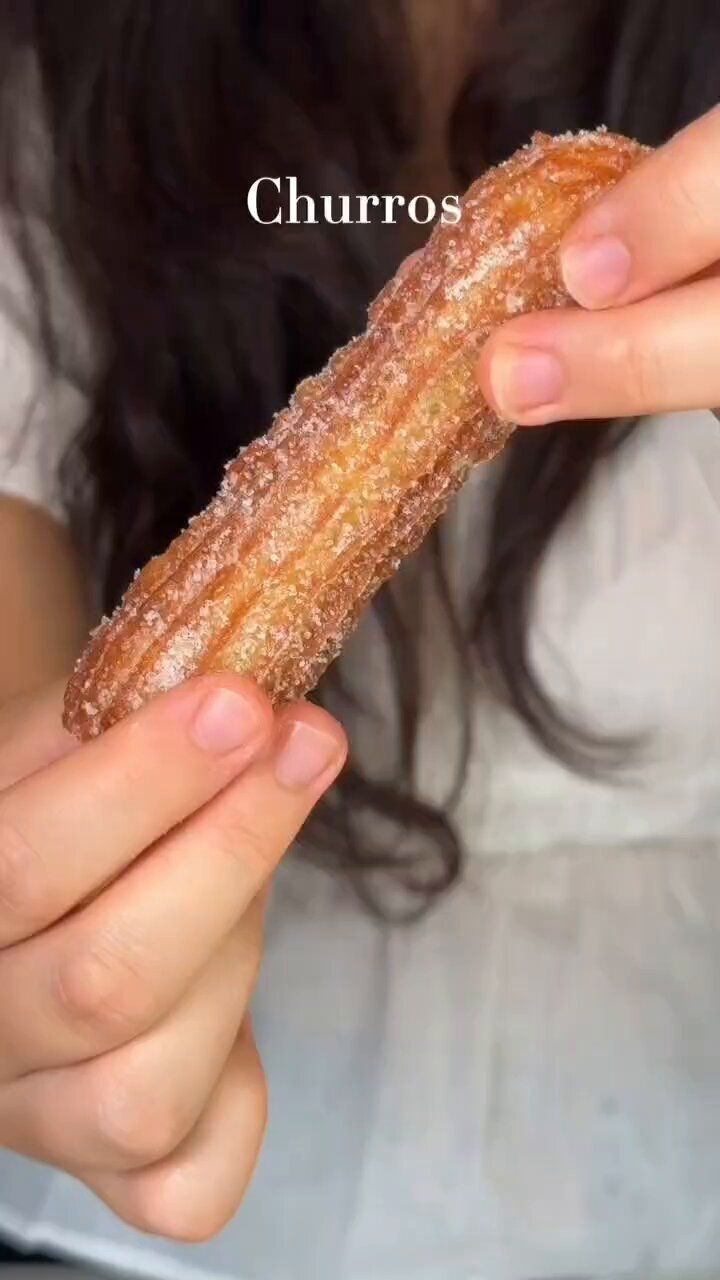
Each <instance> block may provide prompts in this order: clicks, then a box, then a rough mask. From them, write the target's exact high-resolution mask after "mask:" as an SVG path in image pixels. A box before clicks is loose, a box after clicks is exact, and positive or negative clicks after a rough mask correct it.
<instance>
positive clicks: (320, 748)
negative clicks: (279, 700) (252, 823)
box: [275, 702, 348, 795]
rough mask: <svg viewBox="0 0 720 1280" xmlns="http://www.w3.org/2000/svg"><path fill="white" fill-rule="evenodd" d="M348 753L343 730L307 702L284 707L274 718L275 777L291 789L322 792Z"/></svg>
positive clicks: (339, 771) (332, 780)
mask: <svg viewBox="0 0 720 1280" xmlns="http://www.w3.org/2000/svg"><path fill="white" fill-rule="evenodd" d="M347 755H348V740H347V736H346V734H345V731H344V729H343V728H342V726H341V725H340V724H339V723H338V721H337V720H336V719H335V718H334V716H331V715H330V713H329V712H327V711H325V710H324V709H323V708H322V707H318V706H316V705H315V704H314V703H310V702H297V703H293V704H291V705H290V706H288V707H285V708H284V709H283V710H282V711H281V713H280V715H279V717H278V721H277V729H276V739H275V777H276V780H277V781H278V782H279V783H280V785H281V786H282V787H284V788H286V789H287V790H290V791H308V790H310V791H316V792H317V794H318V795H322V794H323V792H324V791H326V790H327V789H328V787H330V786H331V785H332V783H333V782H334V781H335V779H336V778H337V777H338V775H339V774H340V773H341V771H342V769H343V767H344V765H345V763H346V761H347Z"/></svg>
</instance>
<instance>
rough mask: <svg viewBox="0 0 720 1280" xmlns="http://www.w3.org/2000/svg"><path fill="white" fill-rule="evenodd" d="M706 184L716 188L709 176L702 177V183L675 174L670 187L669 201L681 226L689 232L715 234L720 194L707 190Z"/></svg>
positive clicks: (714, 181)
mask: <svg viewBox="0 0 720 1280" xmlns="http://www.w3.org/2000/svg"><path fill="white" fill-rule="evenodd" d="M708 183H712V184H713V187H716V186H717V180H716V179H714V178H713V177H712V176H711V175H710V174H708V173H705V174H704V175H703V180H702V182H698V181H697V180H694V179H693V178H692V177H690V176H688V175H687V174H684V173H682V172H680V173H676V174H675V176H674V178H673V181H672V182H671V183H670V184H669V185H670V199H671V201H672V203H673V204H674V206H675V209H676V210H677V213H678V216H679V219H680V220H681V221H682V223H683V225H684V226H685V227H686V228H687V229H688V230H691V231H694V232H696V233H697V232H700V233H702V234H707V233H708V232H709V233H711V234H713V235H716V234H717V208H718V200H719V199H720V193H719V192H718V191H717V190H716V189H715V190H708Z"/></svg>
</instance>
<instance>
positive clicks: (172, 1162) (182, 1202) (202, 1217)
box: [84, 1026, 267, 1244]
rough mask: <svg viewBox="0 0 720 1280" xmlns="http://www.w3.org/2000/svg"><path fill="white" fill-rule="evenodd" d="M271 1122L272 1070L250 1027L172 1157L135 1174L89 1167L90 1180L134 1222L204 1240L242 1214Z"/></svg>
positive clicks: (138, 1226)
mask: <svg viewBox="0 0 720 1280" xmlns="http://www.w3.org/2000/svg"><path fill="white" fill-rule="evenodd" d="M266 1126H267V1086H266V1082H265V1074H264V1072H263V1069H262V1063H261V1062H260V1058H259V1055H258V1052H257V1049H256V1047H255V1042H254V1040H253V1038H252V1033H251V1031H250V1028H249V1026H248V1027H246V1028H245V1030H244V1031H243V1034H242V1035H241V1036H240V1037H239V1038H238V1041H237V1042H236V1045H235V1047H234V1049H233V1051H232V1054H231V1057H230V1059H229V1061H228V1064H227V1066H226V1068H225V1071H224V1073H223V1076H222V1079H221V1081H220V1083H219V1085H218V1086H217V1089H216V1092H215V1094H214V1095H213V1098H212V1101H211V1103H210V1106H209V1107H208V1109H207V1110H206V1112H205V1113H204V1115H203V1117H202V1120H201V1121H200V1123H199V1124H198V1126H197V1128H196V1129H195V1130H194V1131H193V1133H192V1134H191V1135H190V1136H189V1137H188V1138H187V1139H186V1141H185V1142H184V1144H183V1145H182V1146H181V1147H180V1148H179V1149H178V1150H177V1151H176V1152H175V1153H174V1154H173V1155H172V1156H170V1157H169V1158H168V1159H166V1160H163V1161H160V1162H159V1163H158V1164H156V1165H154V1166H152V1167H151V1168H148V1169H143V1170H140V1171H138V1172H135V1173H126V1174H90V1175H88V1176H85V1177H84V1181H85V1182H86V1183H87V1185H88V1186H89V1187H90V1188H91V1189H92V1190H94V1191H95V1192H96V1193H97V1194H98V1195H99V1196H100V1197H101V1198H102V1199H103V1200H104V1201H105V1203H106V1204H107V1205H109V1207H110V1208H111V1209H112V1210H113V1212H114V1213H116V1214H117V1215H118V1217H119V1218H122V1219H123V1221H125V1222H127V1223H129V1224H130V1226H132V1227H135V1228H136V1229H138V1230H140V1231H146V1232H148V1233H149V1234H151V1235H156V1236H165V1237H167V1238H169V1239H171V1240H178V1241H182V1242H185V1243H188V1244H200V1243H202V1242H203V1241H206V1240H210V1239H212V1237H213V1236H216V1235H218V1234H219V1233H220V1232H221V1231H222V1230H223V1228H224V1227H225V1226H227V1224H228V1222H229V1221H230V1220H231V1219H232V1218H233V1217H234V1216H235V1213H236V1212H237V1210H238V1208H239V1207H240V1204H241V1202H242V1200H243V1197H244V1195H245V1192H246V1191H247V1188H248V1186H249V1185H250V1182H251V1180H252V1177H253V1173H254V1171H255V1167H256V1165H257V1161H258V1157H259V1155H260V1150H261V1147H262V1143H263V1139H264V1136H265V1130H266Z"/></svg>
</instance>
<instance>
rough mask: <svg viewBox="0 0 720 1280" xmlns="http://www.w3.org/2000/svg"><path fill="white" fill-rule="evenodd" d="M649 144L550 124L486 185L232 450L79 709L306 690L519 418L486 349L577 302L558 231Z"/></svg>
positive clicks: (106, 714) (86, 731)
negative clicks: (531, 320)
mask: <svg viewBox="0 0 720 1280" xmlns="http://www.w3.org/2000/svg"><path fill="white" fill-rule="evenodd" d="M642 155H643V148H641V147H640V146H639V145H638V144H637V143H634V142H631V141H629V140H628V139H626V138H621V137H617V136H614V135H611V134H608V133H606V132H604V131H599V132H597V133H585V134H580V135H578V136H575V137H571V136H565V137H561V138H549V137H546V136H544V135H537V136H536V137H535V138H534V139H533V142H532V143H531V144H530V145H529V146H528V147H526V148H525V149H524V150H522V151H520V152H518V153H517V154H516V155H514V156H513V157H512V158H511V159H510V160H508V161H507V162H506V163H505V164H504V165H501V166H500V167H499V168H497V169H493V170H491V171H490V172H488V173H487V174H486V175H485V176H484V177H482V178H481V179H480V180H479V181H478V182H476V183H475V184H474V186H472V187H471V188H470V190H469V191H468V193H467V195H466V196H465V198H464V201H463V202H462V219H461V221H460V223H459V224H457V225H450V224H447V225H439V226H438V227H437V228H436V229H435V231H434V233H433V235H432V236H431V238H430V240H429V242H428V244H427V246H426V248H425V249H424V250H423V251H422V253H421V254H420V255H419V256H418V257H417V258H416V259H415V260H414V261H412V263H411V264H410V265H409V266H408V267H407V268H406V269H405V270H404V271H401V272H400V273H399V274H398V276H397V277H396V278H395V279H394V280H393V281H391V282H390V284H389V285H388V286H387V288H386V289H385V290H384V292H383V293H381V294H380V296H379V298H378V299H377V301H376V302H375V303H374V305H373V306H372V307H371V309H370V313H369V324H368V328H367V330H366V332H365V333H364V335H363V336H362V337H360V338H357V339H356V340H355V341H353V342H351V343H350V344H349V346H347V347H345V348H344V349H342V350H341V351H339V352H338V353H337V354H336V355H335V356H334V357H333V358H332V360H331V361H330V363H329V365H328V366H327V368H326V369H325V370H324V371H323V372H322V373H320V374H319V375H318V376H317V377H313V378H309V379H308V380H307V381H306V382H303V383H302V384H301V385H300V386H299V387H298V390H297V392H296V394H295V396H294V398H293V399H292V401H291V403H290V404H289V406H288V408H287V409H285V410H284V411H283V412H282V413H280V414H279V415H278V417H277V418H276V419H275V422H274V424H273V426H272V428H271V429H270V431H269V433H268V434H267V435H266V436H265V437H264V438H262V439H260V440H258V441H256V442H255V443H254V444H252V445H250V447H249V448H247V449H245V450H244V451H243V452H242V453H241V454H240V456H239V457H238V458H237V460H236V461H234V462H232V463H231V464H230V465H229V467H228V468H227V471H226V474H225V479H224V482H223V484H222V486H221V488H220V491H219V493H218V494H217V496H216V498H215V499H214V500H213V501H212V502H211V503H210V505H209V507H208V508H207V509H206V510H205V511H204V512H203V513H202V514H201V515H200V516H198V517H196V518H195V519H194V520H193V521H191V523H190V526H189V527H188V529H187V530H186V531H185V532H184V533H182V534H180V536H179V537H178V538H177V539H176V540H175V541H174V542H173V543H172V545H171V546H170V548H169V550H168V551H166V553H165V554H164V555H161V556H159V557H157V558H156V559H154V560H152V561H150V563H149V564H148V565H147V566H146V568H145V569H143V571H142V572H141V573H140V574H139V575H138V576H137V577H136V579H135V581H134V583H133V584H132V586H131V587H130V589H129V590H128V592H127V594H126V596H125V599H124V600H123V602H122V604H121V605H120V606H119V608H118V609H117V611H116V612H115V614H114V615H113V617H112V618H110V619H105V620H103V622H102V623H101V625H100V627H99V628H98V630H97V631H96V632H95V633H94V635H93V637H92V639H91V641H90V644H89V646H88V648H87V650H86V652H85V654H84V655H83V657H82V658H81V659H80V662H79V663H78V665H77V668H76V670H75V672H74V675H73V676H72V678H71V680H70V683H69V685H68V688H67V693H66V698H65V724H66V726H67V727H68V728H69V729H70V730H71V731H72V732H73V733H75V734H76V735H78V736H79V737H81V738H87V737H92V736H95V735H97V734H99V733H101V732H102V731H103V730H105V729H107V728H108V727H109V726H110V725H112V724H113V723H114V722H115V721H117V720H119V719H120V718H121V717H122V716H124V715H126V714H127V713H129V712H131V711H135V710H136V709H137V708H138V707H140V706H142V704H143V703H145V702H146V701H147V700H148V699H149V698H152V697H153V696H154V695H156V694H158V693H161V692H163V691H165V690H168V689H171V688H173V687H174V686H175V685H177V684H179V683H180V682H181V681H182V680H184V679H186V678H187V677H189V676H191V675H194V674H197V673H201V672H217V671H234V672H238V673H241V674H243V675H246V676H249V677H251V678H252V679H253V680H255V681H257V682H258V684H260V685H261V686H262V687H263V688H264V689H265V690H266V691H267V693H268V694H269V696H270V698H271V700H272V701H273V702H274V703H275V704H278V703H282V702H284V701H286V700H288V699H292V698H296V697H299V696H302V695H303V694H305V693H307V692H308V691H309V690H310V689H312V687H313V686H314V685H315V683H316V682H317V680H318V679H319V677H320V676H321V674H322V673H323V671H324V670H325V668H326V667H327V666H328V664H329V663H330V662H331V661H332V659H333V658H334V657H335V656H336V655H337V653H338V652H339V650H340V647H341V645H342V643H343V640H344V639H345V637H346V636H347V635H348V633H349V632H350V630H351V629H352V628H353V626H354V625H355V623H356V621H357V620H358V618H359V615H360V614H361V612H362V610H363V608H364V606H365V605H366V604H367V602H368V600H369V599H370V598H371V597H372V596H373V595H374V593H375V592H376V591H377V590H378V588H379V587H380V586H381V585H382V583H384V582H385V581H386V579H388V578H389V577H390V576H391V574H392V573H393V572H394V570H395V569H396V568H397V566H398V565H399V563H400V561H401V560H402V559H403V557H404V556H407V555H408V554H409V553H410V552H411V551H413V550H414V549H415V548H416V547H417V546H418V545H419V543H420V542H421V541H422V539H423V538H424V536H425V534H426V533H427V532H428V530H429V529H430V527H431V525H432V524H433V523H434V522H435V520H437V518H438V517H439V516H440V515H441V514H442V512H443V511H444V510H445V508H446V506H447V503H448V501H449V499H450V497H451V496H452V494H453V493H454V492H455V491H456V490H457V489H458V488H459V487H460V485H461V484H462V481H463V479H464V478H465V476H466V474H467V472H468V470H469V468H470V467H472V466H474V465H475V464H476V463H480V462H485V461H487V460H488V459H490V458H492V457H493V456H494V455H495V454H496V453H497V452H498V451H499V450H500V449H501V448H502V447H503V445H504V444H505V443H506V442H507V440H508V438H509V437H510V435H511V433H512V431H513V425H512V424H511V423H509V422H503V421H500V420H499V419H498V418H497V417H496V416H495V414H494V413H492V412H491V411H490V409H489V408H488V406H487V405H486V404H485V402H484V401H483V399H482V396H481V394H480V391H479V389H478V384H477V377H476V372H475V365H476V360H477V355H478V352H479V351H480V348H481V346H482V344H483V343H484V342H485V340H486V339H487V337H488V336H489V335H490V333H492V331H493V330H494V329H496V328H497V327H498V326H499V325H501V324H502V323H503V322H504V321H506V320H507V319H508V317H510V316H514V315H518V314H520V313H522V312H527V311H536V310H542V309H546V308H550V307H558V306H563V305H566V304H567V303H568V301H569V300H568V297H567V295H566V293H565V292H564V290H563V287H562V283H561V279H560V275H559V268H558V246H559V244H560V241H561V239H562V237H563V235H564V233H565V232H566V231H567V230H568V228H569V227H570V225H571V224H572V223H573V222H574V220H575V219H576V218H577V217H578V215H579V213H580V212H581V210H582V209H583V207H584V206H585V205H586V204H587V203H588V202H589V201H590V200H592V199H593V198H594V197H595V196H597V195H599V194H600V193H602V192H604V191H605V190H607V189H608V188H609V187H611V186H612V185H613V184H614V183H616V182H617V181H618V180H619V179H620V178H621V177H622V176H623V174H624V173H626V172H627V171H628V170H629V169H630V168H631V167H632V166H633V165H635V164H636V163H637V162H638V160H639V159H640V158H641V156H642Z"/></svg>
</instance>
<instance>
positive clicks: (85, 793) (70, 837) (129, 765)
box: [0, 676, 272, 947]
mask: <svg viewBox="0 0 720 1280" xmlns="http://www.w3.org/2000/svg"><path fill="white" fill-rule="evenodd" d="M271 731H272V714H271V710H270V705H269V703H268V701H267V699H266V698H265V697H264V696H263V695H262V694H261V693H260V691H259V690H258V689H256V688H255V686H254V685H252V684H250V682H249V681H247V680H241V679H239V678H238V677H235V676H223V677H208V678H205V679H198V680H193V681H190V682H189V683H188V684H186V685H183V686H182V687H181V688H178V689H176V690H174V691H173V692H172V693H169V694H166V695H165V696H164V697H161V698H158V699H157V700H156V701H154V702H152V703H150V704H149V705H148V706H147V707H145V708H144V709H143V710H142V711H139V712H138V713H137V715H134V716H131V717H130V718H129V719H128V720H125V721H123V722H122V723H121V724H118V725H116V726H115V727H114V728H112V729H110V730H109V731H108V733H106V734H104V735H103V736H102V737H101V738H98V739H96V740H95V741H93V742H89V743H86V744H85V746H83V747H82V748H81V749H79V750H76V751H72V752H71V753H70V754H69V755H66V756H65V757H64V758H63V759H61V760H57V761H56V762H55V763H54V764H52V765H50V766H49V767H48V768H47V769H43V770H42V771H41V772H40V773H36V774H34V775H33V776H32V777H30V778H26V779H23V780H22V781H21V782H18V783H16V784H15V785H14V786H13V787H11V788H10V789H9V790H7V791H6V792H5V793H4V794H2V795H1V796H0V947H2V946H8V945H10V944H12V943H15V942H17V941H19V940H21V939H23V938H28V937H30V936H32V935H33V934H35V933H38V932H40V931H41V930H42V929H44V928H47V926H48V925H50V924H52V923H53V922H54V921H56V920H59V919H60V918H61V917H62V916H64V915H65V914H66V913H67V912H68V911H70V910H71V909H72V908H73V907H75V906H77V904H78V903H80V902H82V901H83V900H84V899H85V898H86V897H88V896H89V895H90V894H91V893H93V892H95V891H96V890H97V889H99V888H100V887H101V886H102V885H104V884H106V883H107V882H108V881H109V880H112V879H113V878H114V877H115V876H116V875H117V874H118V873H119V872H120V871H121V870H122V869H123V868H124V867H125V866H127V864H128V863H130V862H132V860H133V859H134V858H136V857H137V856H138V854H139V853H141V852H142V851H143V850H144V849H145V848H147V847H148V845H151V844H152V843H153V842H154V841H156V840H158V839H159V838H160V837H161V836H162V835H164V834H165V832H166V831H168V830H169V829H170V828H171V827H173V826H175V825H176V824H177V823H178V822H180V821H182V819H184V818H186V817H187V816H188V814H190V813H193V812H194V811H195V810H196V809H197V808H198V807H199V806H200V805H202V804H204V803H205V802H206V801H207V800H209V799H211V798H212V796H213V795H215V794H216V793H217V792H218V791H219V790H221V788H222V787H224V786H226V785H227V783H228V782H229V781H230V780H231V779H232V778H233V777H235V776H236V775H237V773H238V772H239V771H240V770H241V769H242V768H243V767H244V766H245V765H247V763H248V761H249V760H250V759H252V757H253V756H254V755H255V754H256V753H257V752H258V751H259V750H260V749H261V748H262V747H263V746H265V745H266V744H267V742H268V740H269V738H270V735H271Z"/></svg>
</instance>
